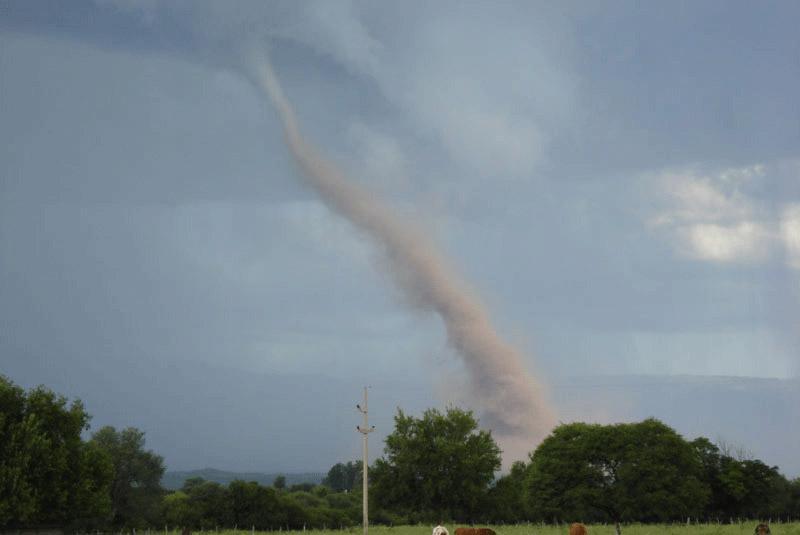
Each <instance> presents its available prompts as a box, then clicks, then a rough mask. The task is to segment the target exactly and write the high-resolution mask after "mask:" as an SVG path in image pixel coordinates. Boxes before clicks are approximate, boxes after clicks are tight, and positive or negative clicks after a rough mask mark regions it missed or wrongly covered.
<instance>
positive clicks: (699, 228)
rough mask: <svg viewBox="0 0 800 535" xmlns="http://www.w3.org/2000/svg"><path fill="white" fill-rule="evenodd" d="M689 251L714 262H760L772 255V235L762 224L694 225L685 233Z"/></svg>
mask: <svg viewBox="0 0 800 535" xmlns="http://www.w3.org/2000/svg"><path fill="white" fill-rule="evenodd" d="M682 234H683V238H684V241H685V245H686V247H687V249H686V252H687V254H689V255H690V256H692V257H694V258H697V259H699V260H709V261H713V262H758V261H761V260H763V259H765V258H766V257H767V255H768V253H769V251H768V249H769V247H768V245H767V244H768V241H769V239H770V237H769V236H770V235H769V232H768V231H767V229H766V228H765V227H764V225H762V224H760V223H755V222H752V221H743V222H741V223H738V224H735V225H729V226H724V225H717V224H706V223H700V224H694V225H690V226H688V227H687V228H686V229H684V230H683V231H682Z"/></svg>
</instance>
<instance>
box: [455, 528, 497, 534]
mask: <svg viewBox="0 0 800 535" xmlns="http://www.w3.org/2000/svg"><path fill="white" fill-rule="evenodd" d="M455 535H497V533H495V532H494V530H493V529H489V528H456V533H455Z"/></svg>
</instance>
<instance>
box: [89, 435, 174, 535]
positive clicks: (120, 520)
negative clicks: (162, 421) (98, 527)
mask: <svg viewBox="0 0 800 535" xmlns="http://www.w3.org/2000/svg"><path fill="white" fill-rule="evenodd" d="M90 444H92V445H93V446H94V447H96V448H97V449H99V450H101V451H104V452H105V453H106V454H107V455H108V456H109V458H110V459H111V462H112V464H113V466H114V481H113V484H112V486H111V502H112V521H113V524H114V525H115V526H130V527H138V526H145V525H149V524H150V523H152V522H153V521H154V520H155V519H156V518H157V516H158V514H159V510H160V505H161V498H162V495H163V489H162V488H161V477H162V476H163V475H164V460H163V459H162V458H161V456H159V455H156V454H155V453H153V452H152V451H147V450H145V449H144V445H145V440H144V432H143V431H140V430H138V429H136V428H134V427H129V428H127V429H123V430H122V431H117V430H116V429H114V428H113V427H111V426H106V427H103V428H102V429H100V430H99V431H97V432H96V433H95V434H94V435H93V436H92V439H91V441H90Z"/></svg>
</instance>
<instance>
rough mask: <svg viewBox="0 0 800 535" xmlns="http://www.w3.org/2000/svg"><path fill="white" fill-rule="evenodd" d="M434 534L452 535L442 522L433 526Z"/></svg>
mask: <svg viewBox="0 0 800 535" xmlns="http://www.w3.org/2000/svg"><path fill="white" fill-rule="evenodd" d="M433 535H450V533H448V531H447V528H446V527H444V526H442V525H441V524H440V525H438V526H436V527H435V528H433Z"/></svg>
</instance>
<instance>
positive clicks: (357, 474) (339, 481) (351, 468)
mask: <svg viewBox="0 0 800 535" xmlns="http://www.w3.org/2000/svg"><path fill="white" fill-rule="evenodd" d="M361 464H362V463H361V461H355V462H352V461H350V462H348V463H346V464H345V463H336V464H335V465H333V466H332V467H331V469H330V470H328V475H326V476H325V478H323V480H322V484H323V485H325V486H326V487H328V488H329V489H331V490H333V491H334V492H342V491H345V490H346V491H351V490H353V488H354V487H355V486H356V485H358V484H359V483H360V482H361Z"/></svg>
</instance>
